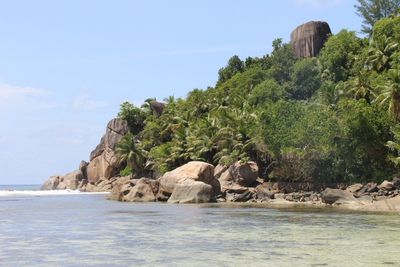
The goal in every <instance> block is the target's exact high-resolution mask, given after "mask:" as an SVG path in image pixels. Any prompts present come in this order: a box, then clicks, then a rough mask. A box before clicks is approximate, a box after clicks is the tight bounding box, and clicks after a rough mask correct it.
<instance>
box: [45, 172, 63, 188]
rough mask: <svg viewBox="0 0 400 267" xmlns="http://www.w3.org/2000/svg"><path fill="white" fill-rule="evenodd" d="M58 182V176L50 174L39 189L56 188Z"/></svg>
mask: <svg viewBox="0 0 400 267" xmlns="http://www.w3.org/2000/svg"><path fill="white" fill-rule="evenodd" d="M59 182H60V176H57V175H55V176H50V178H49V179H47V180H46V181H45V182H44V183H43V185H42V187H41V190H56V189H57V186H58V183H59Z"/></svg>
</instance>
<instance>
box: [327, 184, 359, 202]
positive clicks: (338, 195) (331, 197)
mask: <svg viewBox="0 0 400 267" xmlns="http://www.w3.org/2000/svg"><path fill="white" fill-rule="evenodd" d="M321 198H322V202H324V203H326V204H331V205H332V204H346V203H351V202H356V201H357V199H356V198H355V197H354V196H353V194H352V193H350V192H348V191H345V190H341V189H332V188H327V189H325V190H324V191H322V192H321Z"/></svg>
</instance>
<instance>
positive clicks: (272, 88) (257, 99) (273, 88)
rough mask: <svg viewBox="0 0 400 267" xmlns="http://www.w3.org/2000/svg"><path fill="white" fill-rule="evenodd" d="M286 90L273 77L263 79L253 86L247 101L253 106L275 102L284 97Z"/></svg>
mask: <svg viewBox="0 0 400 267" xmlns="http://www.w3.org/2000/svg"><path fill="white" fill-rule="evenodd" d="M285 97H286V92H285V90H284V87H283V86H282V85H280V84H279V83H277V82H276V81H275V80H273V79H268V80H265V81H263V82H262V83H260V84H258V85H257V86H256V87H254V89H253V91H252V92H251V96H250V98H249V102H250V103H251V104H252V105H255V106H262V105H264V104H266V103H269V102H276V101H278V100H279V99H284V98H285Z"/></svg>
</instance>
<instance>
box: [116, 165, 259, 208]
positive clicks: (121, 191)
mask: <svg viewBox="0 0 400 267" xmlns="http://www.w3.org/2000/svg"><path fill="white" fill-rule="evenodd" d="M257 179H258V168H257V165H256V164H255V163H254V162H247V163H241V162H237V163H235V164H232V165H230V166H222V165H218V166H217V167H214V166H213V165H211V164H208V163H205V162H201V161H191V162H189V163H187V164H185V165H183V166H181V167H178V168H176V169H175V170H172V171H170V172H167V173H165V174H164V175H163V176H161V177H160V178H158V179H149V178H141V179H129V177H123V178H120V179H118V180H117V183H116V184H115V185H114V187H113V189H112V190H111V193H110V195H109V199H112V200H119V201H126V202H137V201H167V202H169V203H208V202H216V201H219V202H222V201H229V202H244V201H249V200H250V199H254V198H255V197H256V195H257V193H256V191H257V190H256V186H257V185H259V184H260V183H259V182H257Z"/></svg>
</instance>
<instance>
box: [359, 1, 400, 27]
mask: <svg viewBox="0 0 400 267" xmlns="http://www.w3.org/2000/svg"><path fill="white" fill-rule="evenodd" d="M355 7H356V9H357V14H359V15H360V16H361V17H363V19H364V21H363V23H364V24H363V27H362V31H363V32H364V33H368V34H370V33H371V30H372V27H373V26H374V24H375V23H376V22H377V21H378V20H380V19H382V18H387V17H389V16H390V15H396V14H397V12H398V11H399V8H400V0H358V5H356V6H355Z"/></svg>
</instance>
